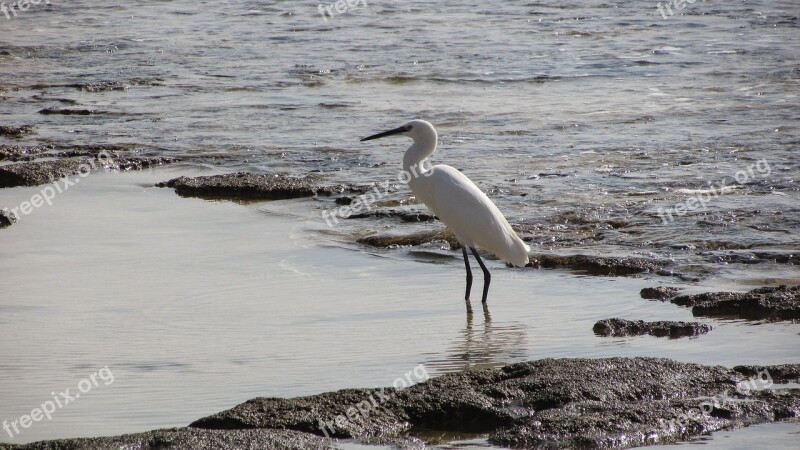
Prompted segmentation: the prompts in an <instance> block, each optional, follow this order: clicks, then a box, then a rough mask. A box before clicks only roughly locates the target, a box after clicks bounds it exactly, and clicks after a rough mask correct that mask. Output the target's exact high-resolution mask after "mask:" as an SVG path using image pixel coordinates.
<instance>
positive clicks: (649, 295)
mask: <svg viewBox="0 0 800 450" xmlns="http://www.w3.org/2000/svg"><path fill="white" fill-rule="evenodd" d="M639 295H640V296H641V297H642V298H646V299H649V300H669V299H670V298H672V297H675V296H676V295H678V289H677V288H674V287H669V286H656V287H651V288H644V289H642V290H641V291H640V292H639Z"/></svg>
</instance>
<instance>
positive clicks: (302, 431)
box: [13, 358, 800, 450]
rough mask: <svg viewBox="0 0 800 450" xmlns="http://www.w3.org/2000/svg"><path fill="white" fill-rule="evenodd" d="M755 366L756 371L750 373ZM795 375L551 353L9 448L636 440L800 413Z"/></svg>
mask: <svg viewBox="0 0 800 450" xmlns="http://www.w3.org/2000/svg"><path fill="white" fill-rule="evenodd" d="M415 370H416V369H415ZM752 370H755V375H756V378H754V379H752V380H749V381H748V380H747V376H750V373H751V371H752ZM415 375H416V372H415ZM798 375H800V365H781V366H767V367H757V368H756V367H751V366H741V369H740V370H730V369H726V368H723V367H719V366H713V367H710V366H702V365H699V364H687V363H680V362H677V361H672V360H668V359H660V358H606V359H544V360H539V361H532V362H523V363H517V364H511V365H508V366H505V367H502V368H498V369H480V370H471V371H467V372H463V373H456V374H448V375H443V376H441V377H438V378H434V379H430V380H428V381H426V382H424V383H420V384H416V385H413V386H410V387H407V388H404V389H395V388H380V389H345V390H341V391H337V392H329V393H325V394H319V395H312V396H308V397H297V398H288V399H286V398H256V399H253V400H250V401H247V402H245V403H242V404H240V405H238V406H236V407H234V408H231V409H229V410H227V411H223V412H220V413H218V414H214V415H212V416H209V417H205V418H203V419H200V420H197V421H195V422H194V423H192V424H190V425H189V428H177V429H171V430H157V431H152V432H149V433H140V434H131V435H124V436H118V437H108V438H97V439H66V440H59V441H48V442H39V443H33V444H28V445H26V446H20V447H13V448H19V449H26V450H28V449H73V448H122V447H125V448H141V449H155V448H168V449H170V448H216V447H224V448H277V449H282V448H326V447H325V445H326V442H330V443H331V445H332V441H327V440H325V439H324V438H322V436H326V437H327V436H328V435H329V436H331V437H338V438H348V439H355V440H356V441H359V442H361V443H362V444H377V443H381V444H383V445H390V446H397V447H400V448H407V447H409V446H410V445H409V443H410V441H412V440H414V439H415V438H414V434H415V431H416V430H432V431H437V432H443V433H446V432H466V433H487V434H488V435H489V441H490V442H491V443H493V444H497V445H504V446H510V447H515V448H542V447H546V448H575V447H594V448H628V447H636V446H642V445H650V444H655V443H671V442H679V441H685V440H688V439H690V438H691V437H693V436H698V435H701V434H705V433H708V432H710V431H715V430H720V429H723V428H736V427H739V426H742V425H744V424H756V423H763V422H770V421H774V420H781V419H789V418H798V417H800V390H798V389H784V390H781V391H774V390H771V389H769V388H770V387H772V383H773V382H781V381H795V380H797V376H798ZM765 379H768V380H769V383H768V384H767V383H763V382H762V381H763V380H765ZM400 380H402V378H401V379H400ZM743 382H747V386H748V389H747V390H746V391H742V390H741V389H740V386H741V384H742V383H743ZM743 399H747V400H748V401H741V400H743ZM409 435H410V436H411V437H409ZM421 439H424V437H421ZM415 442H419V439H417V440H416V441H415Z"/></svg>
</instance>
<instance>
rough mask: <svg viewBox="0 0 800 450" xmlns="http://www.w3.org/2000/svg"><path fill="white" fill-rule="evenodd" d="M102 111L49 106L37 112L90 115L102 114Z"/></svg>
mask: <svg viewBox="0 0 800 450" xmlns="http://www.w3.org/2000/svg"><path fill="white" fill-rule="evenodd" d="M102 113H103V112H102V111H96V110H94V109H70V108H56V107H54V106H51V107H49V108H44V109H42V110H40V111H39V114H44V115H52V114H60V115H64V116H91V115H94V114H102Z"/></svg>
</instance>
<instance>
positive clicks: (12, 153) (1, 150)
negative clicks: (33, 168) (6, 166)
mask: <svg viewBox="0 0 800 450" xmlns="http://www.w3.org/2000/svg"><path fill="white" fill-rule="evenodd" d="M48 150H52V147H48V146H44V145H37V146H23V145H0V161H6V160H8V161H27V160H32V159H33V158H34V157H35V156H36V155H39V154H41V153H44V152H46V151H48Z"/></svg>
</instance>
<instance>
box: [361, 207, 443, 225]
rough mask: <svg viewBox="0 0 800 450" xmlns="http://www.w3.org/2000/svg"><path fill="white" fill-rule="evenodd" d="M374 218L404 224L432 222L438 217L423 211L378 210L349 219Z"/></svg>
mask: <svg viewBox="0 0 800 450" xmlns="http://www.w3.org/2000/svg"><path fill="white" fill-rule="evenodd" d="M367 217H373V218H397V219H400V220H402V221H403V222H432V221H434V220H436V216H434V215H433V214H429V213H426V212H421V211H409V210H403V209H378V210H373V211H369V212H365V213H361V214H353V215H351V216H350V217H348V218H349V219H364V218H367Z"/></svg>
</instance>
